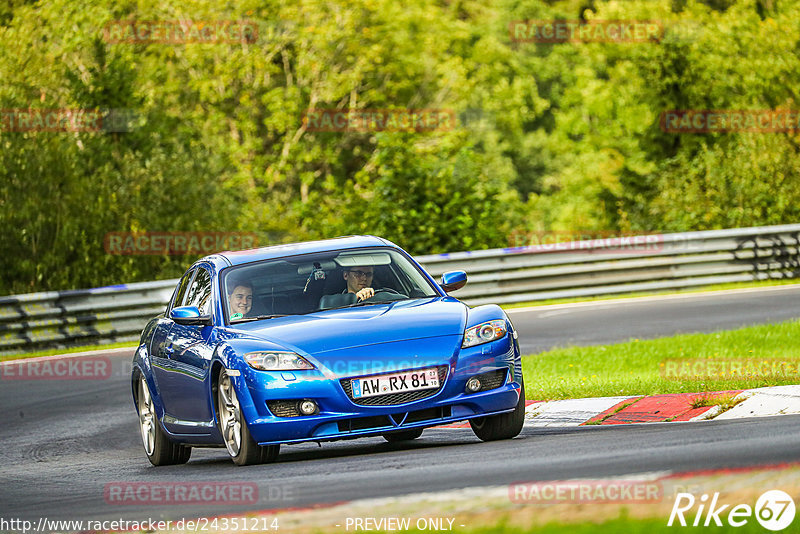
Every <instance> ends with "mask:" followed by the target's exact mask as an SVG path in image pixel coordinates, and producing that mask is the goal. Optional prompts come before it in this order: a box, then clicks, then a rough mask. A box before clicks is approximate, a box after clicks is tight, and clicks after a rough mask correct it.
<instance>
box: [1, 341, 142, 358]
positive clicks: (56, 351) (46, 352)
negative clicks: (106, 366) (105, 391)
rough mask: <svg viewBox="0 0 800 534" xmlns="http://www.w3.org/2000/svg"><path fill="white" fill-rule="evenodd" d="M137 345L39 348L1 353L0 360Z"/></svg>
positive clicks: (128, 342)
mask: <svg viewBox="0 0 800 534" xmlns="http://www.w3.org/2000/svg"><path fill="white" fill-rule="evenodd" d="M136 345H137V343H136V342H131V341H127V342H123V343H107V344H105V345H83V346H80V347H69V348H60V349H58V348H56V349H47V350H37V351H34V352H25V353H21V354H0V362H2V361H6V360H19V359H22V358H38V357H40V356H54V355H56V354H72V353H74V352H86V351H90V350H109V349H117V348H121V347H130V348H131V349H133V348H134V347H136Z"/></svg>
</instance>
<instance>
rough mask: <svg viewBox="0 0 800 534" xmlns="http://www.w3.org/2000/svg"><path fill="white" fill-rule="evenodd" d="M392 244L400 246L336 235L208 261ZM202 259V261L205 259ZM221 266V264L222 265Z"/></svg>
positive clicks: (231, 261)
mask: <svg viewBox="0 0 800 534" xmlns="http://www.w3.org/2000/svg"><path fill="white" fill-rule="evenodd" d="M385 246H390V247H393V248H399V247H398V246H397V245H395V244H394V243H392V242H391V241H387V240H386V239H382V238H380V237H375V236H372V235H354V236H346V237H336V238H334V239H323V240H320V241H306V242H303V243H288V244H285V245H273V246H271V247H263V248H254V249H249V250H236V251H226V252H219V253H217V254H214V255H212V256H209V257H207V258H203V260H206V261H214V260H217V259H218V258H221V259H224V260H225V261H226V262H227V264H228V265H241V264H243V263H250V262H254V261H261V260H270V259H273V258H281V257H284V256H295V255H299V254H310V253H314V252H330V251H333V250H339V249H344V248H363V247H385ZM203 260H201V261H203ZM220 267H221V266H220Z"/></svg>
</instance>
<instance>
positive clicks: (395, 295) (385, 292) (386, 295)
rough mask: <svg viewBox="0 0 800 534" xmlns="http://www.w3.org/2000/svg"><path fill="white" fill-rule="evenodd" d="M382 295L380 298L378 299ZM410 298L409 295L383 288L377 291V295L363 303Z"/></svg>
mask: <svg viewBox="0 0 800 534" xmlns="http://www.w3.org/2000/svg"><path fill="white" fill-rule="evenodd" d="M379 295H380V298H377V297H378V296H379ZM407 298H408V295H404V294H402V293H400V292H399V291H396V290H394V289H392V288H390V287H382V288H381V289H376V290H375V294H374V295H372V296H371V297H370V298H368V299H364V300H362V301H361V302H366V301H368V300H372V299H375V300H405V299H407Z"/></svg>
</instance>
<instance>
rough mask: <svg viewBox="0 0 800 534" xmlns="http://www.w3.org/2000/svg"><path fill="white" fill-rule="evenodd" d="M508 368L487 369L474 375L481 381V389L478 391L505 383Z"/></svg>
mask: <svg viewBox="0 0 800 534" xmlns="http://www.w3.org/2000/svg"><path fill="white" fill-rule="evenodd" d="M507 372H508V369H498V370H497V371H489V372H488V373H482V374H479V375H477V376H476V378H478V379H479V380H480V381H481V389H480V390H479V391H486V390H487V389H495V388H499V387H500V386H502V385H503V384H505V383H506V373H507Z"/></svg>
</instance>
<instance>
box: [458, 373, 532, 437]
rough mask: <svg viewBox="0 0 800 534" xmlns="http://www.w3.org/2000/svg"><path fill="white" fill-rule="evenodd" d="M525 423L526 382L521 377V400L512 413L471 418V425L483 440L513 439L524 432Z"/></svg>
mask: <svg viewBox="0 0 800 534" xmlns="http://www.w3.org/2000/svg"><path fill="white" fill-rule="evenodd" d="M523 424H525V383H524V382H522V379H520V388H519V401H518V402H517V406H516V408H514V411H513V412H510V413H501V414H500V415H490V416H488V417H480V418H478V419H470V420H469V426H471V427H472V431H473V432H475V435H476V436H478V438H480V439H481V441H496V440H499V439H511V438H513V437H515V436H517V435H518V434H519V433H520V432H522V425H523Z"/></svg>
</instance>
